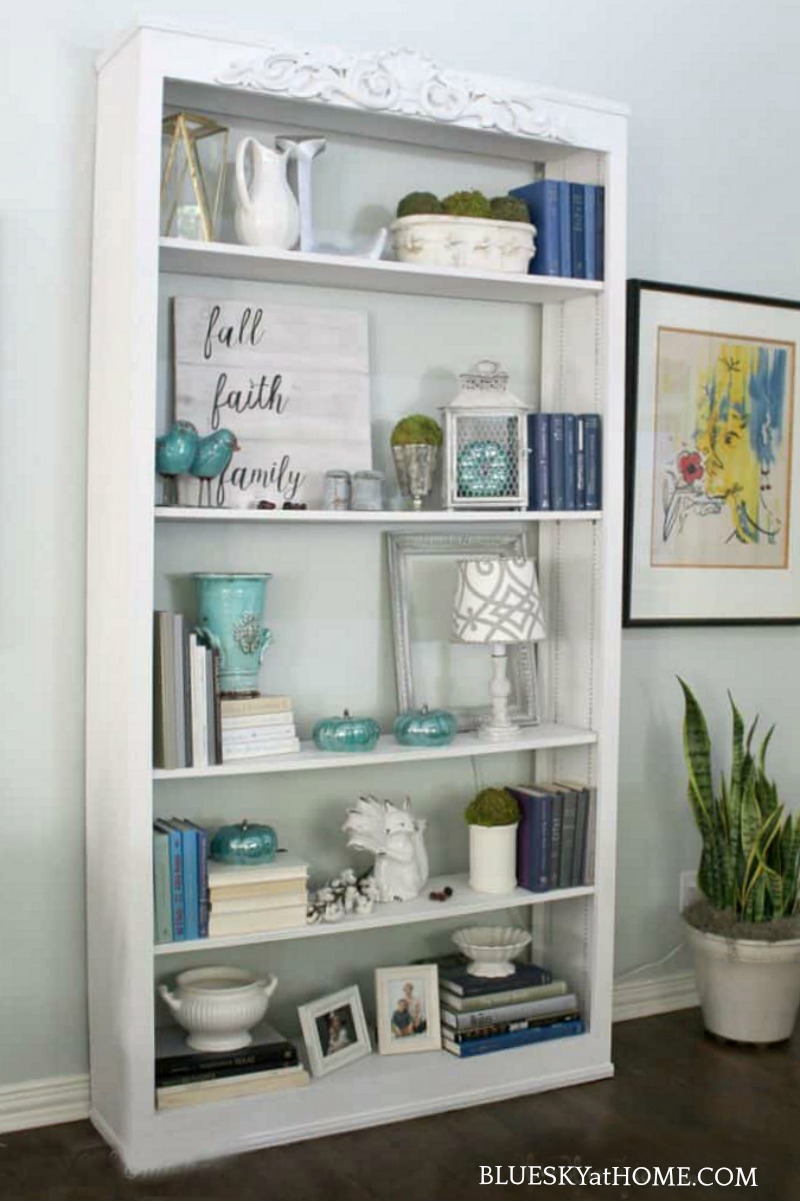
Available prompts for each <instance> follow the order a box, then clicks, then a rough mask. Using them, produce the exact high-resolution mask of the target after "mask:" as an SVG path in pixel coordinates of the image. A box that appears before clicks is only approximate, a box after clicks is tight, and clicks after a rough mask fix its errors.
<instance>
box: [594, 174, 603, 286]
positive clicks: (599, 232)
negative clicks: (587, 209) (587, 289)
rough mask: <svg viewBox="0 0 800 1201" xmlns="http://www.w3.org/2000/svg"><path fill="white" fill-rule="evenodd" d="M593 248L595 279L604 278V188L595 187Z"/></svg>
mask: <svg viewBox="0 0 800 1201" xmlns="http://www.w3.org/2000/svg"><path fill="white" fill-rule="evenodd" d="M595 208H596V212H595V227H596V228H595V233H596V239H595V250H596V257H597V275H596V277H595V278H596V279H605V272H606V190H605V188H598V189H597V202H596V205H595Z"/></svg>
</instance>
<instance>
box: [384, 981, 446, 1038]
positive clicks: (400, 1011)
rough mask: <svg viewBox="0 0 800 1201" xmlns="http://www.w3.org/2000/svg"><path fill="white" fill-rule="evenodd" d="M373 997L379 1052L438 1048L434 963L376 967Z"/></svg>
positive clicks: (437, 1004)
mask: <svg viewBox="0 0 800 1201" xmlns="http://www.w3.org/2000/svg"><path fill="white" fill-rule="evenodd" d="M375 999H376V1010H377V1014H378V1050H379V1052H380V1054H381V1055H406V1054H410V1053H411V1052H412V1051H438V1050H439V1048H440V1047H441V1045H442V1037H441V1029H440V1026H439V975H438V969H437V967H436V964H435V963H432V964H419V963H416V964H412V965H411V966H410V967H379V968H376V969H375Z"/></svg>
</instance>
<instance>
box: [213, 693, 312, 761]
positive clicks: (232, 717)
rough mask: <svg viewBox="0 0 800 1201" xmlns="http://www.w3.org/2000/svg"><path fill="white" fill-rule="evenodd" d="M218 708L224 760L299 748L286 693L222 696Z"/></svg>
mask: <svg viewBox="0 0 800 1201" xmlns="http://www.w3.org/2000/svg"><path fill="white" fill-rule="evenodd" d="M220 711H221V716H222V761H223V763H231V762H234V761H236V760H239V759H262V758H264V757H265V756H266V755H286V754H291V752H292V751H299V750H300V743H299V741H298V738H297V730H296V728H295V724H294V714H293V712H292V702H291V701H290V700H289V698H288V696H253V697H241V698H239V697H234V698H231V699H226V698H224V697H223V699H222V702H221V705H220Z"/></svg>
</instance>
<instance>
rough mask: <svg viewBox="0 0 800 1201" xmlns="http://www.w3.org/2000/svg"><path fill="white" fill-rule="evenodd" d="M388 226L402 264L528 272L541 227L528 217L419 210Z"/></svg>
mask: <svg viewBox="0 0 800 1201" xmlns="http://www.w3.org/2000/svg"><path fill="white" fill-rule="evenodd" d="M389 230H390V233H391V235H392V242H393V245H394V252H395V255H396V256H397V258H398V259H399V260H400V262H401V263H421V264H424V265H425V266H428V267H463V268H465V269H467V270H471V271H508V272H525V271H527V270H528V264H529V263H530V261H531V259H532V258H533V256H534V254H535V252H536V244H535V235H536V226H535V225H527V224H526V223H525V222H524V221H493V220H492V219H491V218H486V217H450V216H447V215H446V214H441V213H420V214H415V215H414V216H411V217H399V218H398V219H397V220H396V221H393V222H392V224H391V225H390V227H389Z"/></svg>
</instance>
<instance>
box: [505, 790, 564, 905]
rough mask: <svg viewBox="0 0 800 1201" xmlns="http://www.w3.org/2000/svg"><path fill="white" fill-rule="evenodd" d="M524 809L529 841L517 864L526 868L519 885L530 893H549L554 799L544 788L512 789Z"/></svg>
mask: <svg viewBox="0 0 800 1201" xmlns="http://www.w3.org/2000/svg"><path fill="white" fill-rule="evenodd" d="M508 791H509V792H510V793H511V795H512V796H513V797H515V798H516V800H518V801H519V803H520V805H521V806H522V812H523V825H524V830H523V834H522V836H521V837H522V838H523V839H525V840H526V841H525V842H524V843H523V844H522V845H521V846H520V848H519V849H520V855H519V857H518V863H520V862H521V864H522V867H523V877H522V878H520V884H521V885H522V887H523V888H528V889H530V891H531V892H547V889H548V888H549V887H550V856H551V842H552V832H553V797H552V795H551V794H550V793H548V792H546V791H545V790H544V789H541V788H527V787H521V786H517V787H515V788H509V789H508Z"/></svg>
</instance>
